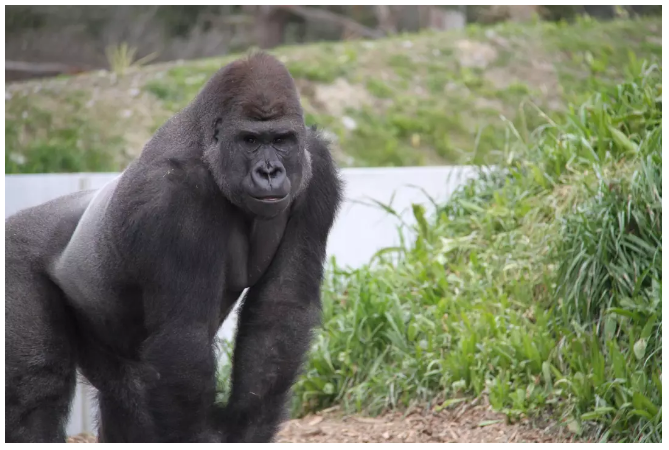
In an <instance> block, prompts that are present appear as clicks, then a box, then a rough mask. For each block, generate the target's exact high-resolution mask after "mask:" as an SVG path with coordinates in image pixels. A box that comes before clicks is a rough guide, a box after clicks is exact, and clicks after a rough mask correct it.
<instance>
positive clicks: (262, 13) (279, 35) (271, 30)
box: [244, 5, 289, 48]
mask: <svg viewBox="0 0 669 450" xmlns="http://www.w3.org/2000/svg"><path fill="white" fill-rule="evenodd" d="M244 8H245V9H246V10H248V11H249V12H250V13H251V14H252V15H253V16H254V18H255V27H254V28H255V30H254V34H255V39H256V42H257V44H258V46H259V47H260V48H273V47H276V46H278V45H280V44H281V43H282V42H283V37H284V32H285V31H286V25H287V24H288V19H289V15H288V14H289V13H288V12H286V11H285V10H283V9H281V8H278V7H276V6H272V5H259V6H245V7H244Z"/></svg>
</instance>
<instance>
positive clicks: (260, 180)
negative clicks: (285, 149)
mask: <svg viewBox="0 0 669 450" xmlns="http://www.w3.org/2000/svg"><path fill="white" fill-rule="evenodd" d="M252 177H253V182H254V183H255V184H256V186H258V187H260V188H263V189H267V190H268V191H269V192H268V194H271V191H272V190H274V189H277V188H280V187H281V186H282V185H283V182H284V180H285V178H286V169H284V168H283V164H281V163H280V162H273V161H259V162H258V163H257V164H256V166H255V167H254V168H253V174H252Z"/></svg>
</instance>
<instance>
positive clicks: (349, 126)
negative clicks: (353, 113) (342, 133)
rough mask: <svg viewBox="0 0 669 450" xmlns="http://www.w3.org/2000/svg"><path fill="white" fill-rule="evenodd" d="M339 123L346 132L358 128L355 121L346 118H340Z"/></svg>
mask: <svg viewBox="0 0 669 450" xmlns="http://www.w3.org/2000/svg"><path fill="white" fill-rule="evenodd" d="M341 121H342V123H343V124H344V127H346V129H347V130H355V129H356V128H358V124H357V123H356V121H355V120H353V119H352V118H350V117H348V116H344V117H342V118H341Z"/></svg>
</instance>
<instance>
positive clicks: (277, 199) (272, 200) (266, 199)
mask: <svg viewBox="0 0 669 450" xmlns="http://www.w3.org/2000/svg"><path fill="white" fill-rule="evenodd" d="M286 197H288V196H287V195H286V196H284V197H255V199H256V200H258V201H261V202H266V203H276V202H280V201H281V200H283V199H285V198H286Z"/></svg>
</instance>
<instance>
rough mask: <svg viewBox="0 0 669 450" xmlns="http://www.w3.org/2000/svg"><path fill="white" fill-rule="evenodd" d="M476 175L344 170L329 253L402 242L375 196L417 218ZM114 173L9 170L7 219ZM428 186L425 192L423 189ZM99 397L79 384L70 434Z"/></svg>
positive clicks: (90, 427)
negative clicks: (420, 209) (416, 212)
mask: <svg viewBox="0 0 669 450" xmlns="http://www.w3.org/2000/svg"><path fill="white" fill-rule="evenodd" d="M475 174H476V172H475V169H474V168H473V167H469V166H455V167H402V168H351V169H343V170H342V178H343V180H344V183H345V202H344V204H343V207H342V209H341V212H340V213H339V216H338V218H337V221H336V222H335V225H334V227H333V230H332V233H331V234H330V239H329V241H328V257H332V256H334V257H335V258H336V261H337V264H338V265H341V266H350V267H359V266H360V265H362V264H364V263H366V262H368V261H369V259H370V258H371V257H372V256H373V255H374V253H376V252H377V251H378V250H380V249H382V248H385V247H390V246H394V245H397V244H399V237H398V230H397V227H398V226H399V225H400V220H399V219H398V218H395V217H393V216H391V215H389V214H388V213H386V212H385V211H383V210H382V209H381V208H379V207H378V206H369V204H371V203H372V200H375V201H378V202H381V203H384V204H390V203H391V200H392V203H391V206H392V207H393V209H395V210H396V211H397V212H399V213H400V214H401V216H402V219H403V220H404V221H405V222H406V223H408V224H413V223H414V222H415V220H414V218H413V215H412V212H411V205H412V204H413V203H421V204H424V205H426V207H427V208H428V210H429V204H430V200H429V199H428V198H427V197H426V193H427V194H428V195H429V196H430V197H431V198H432V199H433V200H434V201H436V202H438V203H442V202H444V201H445V200H446V199H447V198H448V197H449V196H450V195H451V194H452V193H453V191H454V190H455V189H457V188H458V187H459V186H460V185H461V184H462V183H463V182H464V181H466V180H467V179H469V178H471V177H473V176H474V175H475ZM116 176H118V174H115V173H109V174H108V173H78V174H35V175H5V218H7V217H9V216H10V215H12V214H14V213H15V212H17V211H19V210H21V209H24V208H28V207H31V206H35V205H38V204H40V203H43V202H46V201H48V200H51V199H54V198H56V197H59V196H61V195H65V194H69V193H71V192H75V191H78V190H82V189H98V188H100V187H101V186H103V185H104V184H105V183H107V182H108V181H110V180H111V179H113V178H115V177H116ZM423 191H424V192H423ZM235 322H236V314H234V313H233V314H231V315H230V317H228V319H227V320H226V321H225V323H224V324H223V327H222V328H221V330H220V332H219V337H221V338H224V339H230V338H231V337H232V336H233V333H234V324H235ZM94 416H95V402H94V401H93V398H92V392H90V391H89V388H87V387H84V386H83V385H81V384H80V385H78V386H77V393H76V397H75V401H74V405H73V408H72V413H71V417H70V422H69V424H68V430H67V431H68V433H69V434H70V435H72V434H77V433H80V432H84V431H88V432H94V424H95V422H94Z"/></svg>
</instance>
